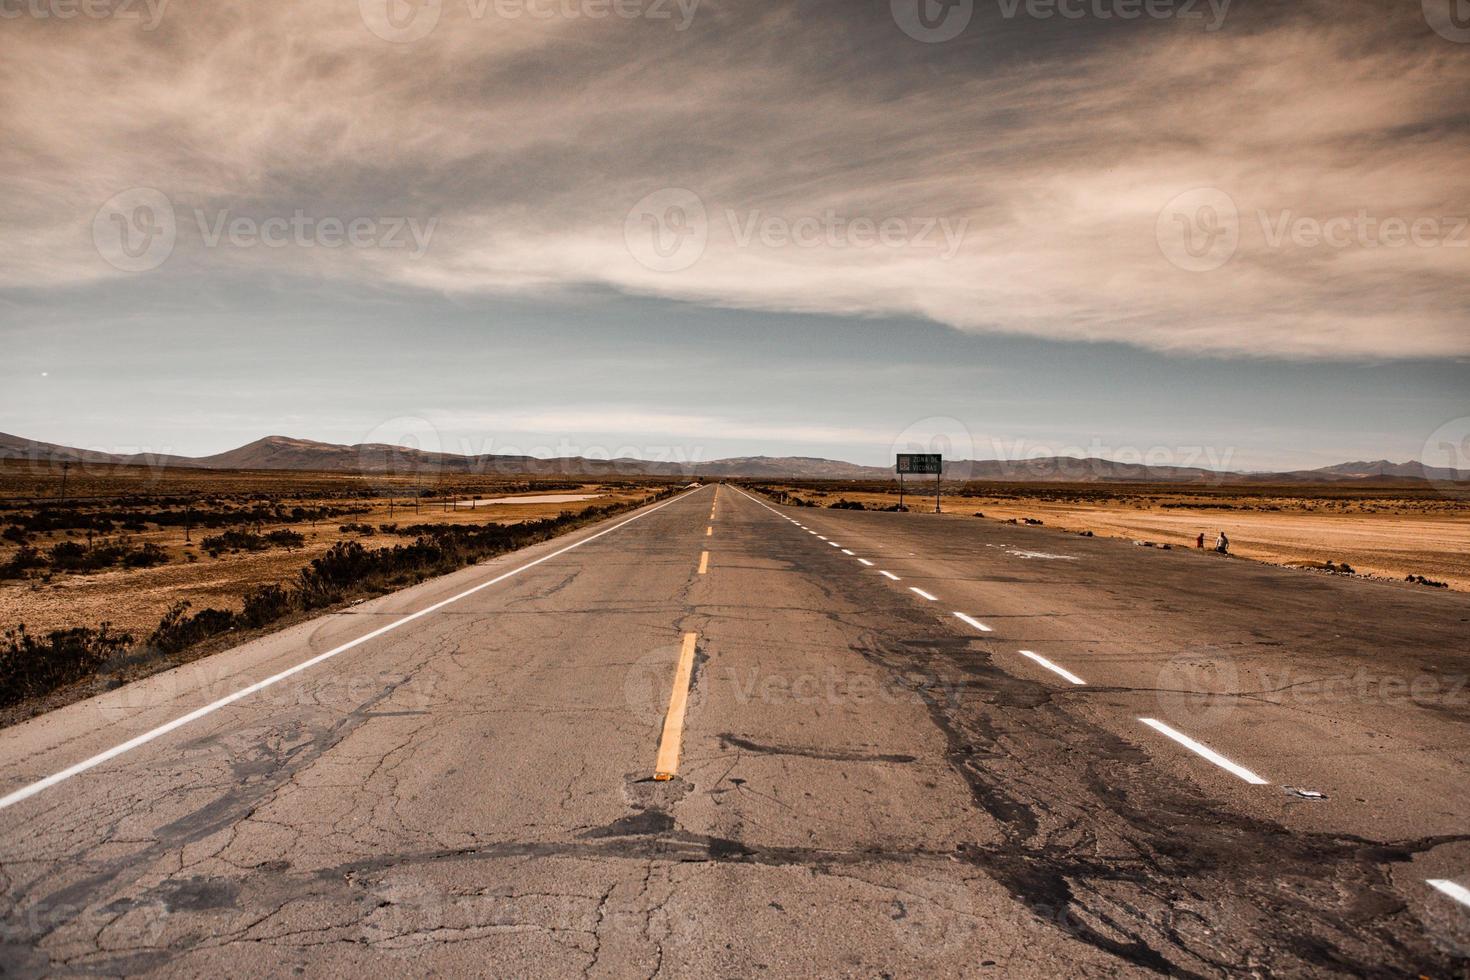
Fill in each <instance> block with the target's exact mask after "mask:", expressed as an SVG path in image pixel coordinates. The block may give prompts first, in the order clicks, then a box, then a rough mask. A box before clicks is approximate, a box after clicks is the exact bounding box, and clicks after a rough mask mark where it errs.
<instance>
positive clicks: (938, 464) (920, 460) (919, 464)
mask: <svg viewBox="0 0 1470 980" xmlns="http://www.w3.org/2000/svg"><path fill="white" fill-rule="evenodd" d="M897 469H898V506H900V507H902V506H903V475H904V474H905V473H914V474H923V475H928V474H930V473H933V474H934V513H936V514H939V513H943V511H942V510H941V508H940V500H939V494H940V487H939V477H940V474H942V473H943V472H944V457H943V456H942V455H941V454H939V453H899V454H898V466H897Z"/></svg>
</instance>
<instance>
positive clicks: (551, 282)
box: [0, 0, 1470, 469]
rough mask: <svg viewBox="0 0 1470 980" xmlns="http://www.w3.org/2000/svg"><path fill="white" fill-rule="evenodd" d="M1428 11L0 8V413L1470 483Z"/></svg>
mask: <svg viewBox="0 0 1470 980" xmlns="http://www.w3.org/2000/svg"><path fill="white" fill-rule="evenodd" d="M1455 2H1457V0H1423V2H1422V3H1419V2H1388V0H1373V2H1363V0H1331V2H1318V0H1298V2H1293V3H1265V2H1260V0H1233V2H1232V0H988V2H984V0H944V2H943V3H941V2H940V0H884V2H870V0H832V2H820V0H801V2H771V3H749V2H722V0H437V2H435V0H415V2H406V0H316V2H313V3H311V4H299V3H287V2H277V0H253V2H231V0H216V2H211V3H202V2H185V0H171V2H169V0H0V36H3V41H0V43H3V45H4V50H5V54H6V57H5V58H4V60H3V61H0V165H3V169H4V172H5V174H6V177H5V179H4V180H3V182H0V227H3V228H4V234H3V236H0V331H3V333H0V342H3V345H4V348H3V349H4V350H5V355H6V356H5V357H4V358H3V359H0V431H5V432H10V433H13V434H16V435H21V436H23V437H27V438H35V439H41V440H45V441H50V442H58V443H64V444H68V445H78V446H84V447H87V448H96V449H106V450H109V451H114V452H131V451H152V452H173V453H180V454H185V455H202V454H209V453H215V452H220V451H223V450H227V449H230V448H233V447H235V446H238V445H240V444H243V443H245V442H249V441H251V440H253V439H256V438H259V437H261V436H264V435H267V434H283V435H290V436H296V437H302V438H312V439H321V440H324V441H329V442H345V443H357V442H364V441H370V442H400V443H411V444H415V445H419V446H427V447H431V448H441V449H444V450H447V451H454V452H528V453H531V454H533V455H542V456H552V455H590V456H623V455H631V456H639V457H642V458H647V459H661V460H673V461H686V460H699V459H716V458H722V457H728V456H744V455H800V456H824V457H830V458H838V459H846V460H851V461H854V462H861V463H868V464H884V463H888V462H891V459H892V453H893V452H894V451H895V450H899V451H904V450H919V449H941V450H943V451H945V452H946V455H950V456H953V457H973V458H982V459H986V458H1024V457H1029V456H1040V455H1051V454H1063V455H1096V456H1103V457H1106V458H1112V459H1122V460H1125V461H1135V460H1142V461H1149V462H1154V463H1172V464H1177V465H1191V466H1207V467H1211V468H1221V469H1283V468H1295V467H1305V466H1320V465H1327V464H1331V463H1336V462H1340V461H1344V460H1348V459H1376V458H1381V457H1386V458H1390V459H1394V460H1406V459H1410V458H1418V459H1424V460H1425V461H1427V462H1430V463H1433V464H1436V465H1454V466H1459V467H1461V468H1470V397H1467V396H1470V289H1467V282H1470V277H1467V273H1470V165H1467V164H1466V161H1467V160H1470V108H1467V107H1470V103H1467V102H1466V99H1465V92H1466V91H1467V88H1470V19H1467V18H1465V17H1460V16H1457V13H1463V11H1458V12H1457V10H1456V8H1455V7H1454V6H1452V5H1453V4H1454V3H1455Z"/></svg>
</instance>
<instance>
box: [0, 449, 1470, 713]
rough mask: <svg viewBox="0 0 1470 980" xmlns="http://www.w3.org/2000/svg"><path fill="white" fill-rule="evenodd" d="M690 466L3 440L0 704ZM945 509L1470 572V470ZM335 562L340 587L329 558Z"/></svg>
mask: <svg viewBox="0 0 1470 980" xmlns="http://www.w3.org/2000/svg"><path fill="white" fill-rule="evenodd" d="M685 482H686V481H684V480H674V479H656V478H648V477H626V478H623V477H612V478H602V479H592V478H588V477H586V476H580V475H568V476H547V475H544V474H543V475H537V476H527V477H515V476H512V477H507V476H503V475H494V476H477V475H466V474H444V473H433V474H426V473H422V472H420V473H399V474H386V475H385V474H382V473H372V474H359V473H323V472H296V471H247V470H203V469H190V468H150V467H144V466H118V465H98V466H90V465H85V464H76V465H73V466H71V467H70V468H69V471H68V473H67V478H66V484H65V486H64V487H63V486H62V484H61V481H60V478H59V471H58V470H57V469H56V467H55V466H54V465H49V464H48V465H37V464H32V463H28V462H25V461H19V460H7V461H0V630H3V632H4V643H3V644H0V680H3V681H4V684H0V686H6V687H7V688H8V687H14V688H15V689H14V690H9V689H7V690H0V724H6V723H8V722H11V721H15V720H19V719H20V718H23V717H26V716H28V715H30V714H33V713H35V712H37V711H41V710H47V709H49V708H51V707H55V706H57V705H59V704H62V703H66V702H67V701H70V700H75V699H77V698H80V697H86V696H88V695H90V694H92V693H96V692H97V691H99V690H104V689H106V688H107V687H108V686H113V685H116V684H118V683H123V682H126V681H127V680H130V679H134V678H136V677H140V676H145V675H146V674H148V673H152V672H156V671H158V670H162V669H166V668H168V667H170V666H173V665H175V664H177V663H181V662H184V661H187V660H190V659H194V658H197V657H199V656H204V655H207V654H209V653H212V652H214V651H216V650H220V649H224V648H226V647H228V646H230V645H233V644H236V643H240V642H243V641H244V640H245V639H248V638H250V637H251V636H253V635H258V634H260V633H263V632H270V631H272V630H275V629H280V628H282V627H284V626H287V625H290V624H291V623H293V622H299V621H301V620H302V619H305V618H309V617H311V616H313V615H319V614H320V613H322V612H326V611H330V610H331V609H334V608H341V607H343V606H345V605H349V604H351V603H352V602H355V601H357V600H359V599H362V598H366V597H368V596H370V595H373V594H380V593H381V592H384V591H389V590H392V589H396V588H402V587H404V586H405V585H407V584H412V583H413V582H415V581H420V580H422V578H424V577H426V576H432V575H435V574H443V573H444V571H447V570H449V569H451V568H453V567H458V566H457V565H456V563H461V564H462V563H463V562H465V561H477V560H484V558H486V557H488V556H493V555H495V554H500V553H503V552H504V551H505V550H507V549H513V548H517V547H522V546H524V545H525V544H528V543H531V542H533V541H535V540H545V539H546V538H547V537H552V536H555V535H557V534H561V533H563V532H565V531H568V530H572V529H574V528H576V527H579V526H583V525H585V524H586V523H588V522H590V521H594V520H597V519H601V518H604V517H607V516H610V515H612V514H615V513H619V512H621V511H624V510H627V509H630V508H632V507H634V506H636V505H638V504H639V503H642V502H645V501H649V500H652V499H656V498H657V497H659V496H662V495H666V494H667V493H670V492H672V491H673V489H674V488H676V487H678V486H681V485H683V484H684V483H685ZM738 482H742V483H746V484H747V485H749V486H751V487H752V488H754V489H760V490H763V491H765V492H767V493H769V494H773V495H775V496H776V497H777V499H781V500H783V501H784V502H786V503H791V504H801V505H806V506H817V507H832V506H834V505H840V506H857V505H861V506H862V507H864V508H867V509H882V508H891V507H893V506H894V505H895V504H896V503H897V501H898V496H897V490H896V487H894V486H893V485H890V484H885V483H883V482H867V483H854V482H834V481H823V482H815V481H808V482H789V483H784V482H777V483H771V482H766V481H738ZM910 491H911V492H910V493H909V495H908V498H907V501H906V502H907V504H908V506H909V508H910V509H909V512H908V513H906V514H904V515H903V516H902V518H901V519H903V520H923V519H925V518H926V515H931V514H932V512H933V496H932V491H933V485H932V484H927V485H925V484H915V485H913V486H912V487H911V488H910ZM913 491H919V492H917V493H915V492H913ZM502 498H508V499H502ZM944 510H945V512H946V513H948V514H951V515H956V514H958V515H965V516H966V517H974V518H975V519H985V520H998V521H1010V522H1013V523H1023V524H1024V523H1026V522H1028V521H1031V522H1036V521H1040V522H1042V523H1044V524H1045V525H1046V526H1047V527H1050V528H1054V529H1062V530H1070V531H1075V532H1079V533H1081V532H1091V533H1093V534H1095V535H1098V536H1107V537H1118V538H1126V539H1133V540H1136V541H1139V542H1140V543H1143V542H1147V543H1150V544H1152V545H1154V546H1156V547H1157V546H1164V545H1167V546H1170V547H1174V548H1192V547H1193V546H1194V544H1195V541H1196V540H1197V536H1198V535H1200V534H1203V535H1204V536H1205V540H1206V545H1207V546H1210V545H1213V543H1214V540H1215V536H1216V534H1217V533H1218V532H1219V531H1221V530H1224V531H1225V532H1226V533H1227V534H1228V535H1229V537H1230V539H1231V542H1232V549H1231V550H1232V553H1233V554H1235V555H1237V556H1239V557H1241V558H1244V559H1255V560H1260V561H1268V562H1273V563H1276V564H1282V565H1296V566H1300V567H1302V568H1303V569H1304V571H1303V574H1310V573H1312V572H1313V571H1315V572H1318V573H1332V574H1348V573H1351V574H1360V575H1371V576H1374V577H1379V578H1384V579H1392V580H1397V581H1400V582H1403V583H1404V587H1405V588H1433V587H1435V586H1434V585H1432V584H1429V583H1434V582H1437V583H1444V585H1446V586H1448V587H1449V588H1453V589H1459V590H1464V591H1470V487H1464V486H1459V487H1449V488H1445V487H1440V486H1432V485H1429V484H1424V483H1420V484H1417V485H1409V484H1405V485H1392V486H1390V485H1382V484H1374V485H1371V486H1365V485H1351V486H1349V485H1328V486H1322V485H1315V486H1291V487H1287V486H1241V485H1233V486H1210V487H1201V486H1195V485H1191V486H1180V485H1169V484H1148V485H1144V484H1100V483H1089V484H1059V483H1034V484H1021V483H986V484H981V483H964V484H960V483H953V484H947V485H946V486H945V487H944ZM980 515H983V517H981V516H980ZM497 528H501V529H515V530H497ZM344 548H345V549H347V550H346V551H344ZM352 549H357V551H356V552H354V551H352ZM323 562H325V563H326V564H325V567H326V568H329V569H332V570H333V574H335V575H336V576H337V578H336V579H335V580H334V581H335V582H336V585H335V586H334V587H331V588H323V587H322V583H321V581H320V576H317V577H316V578H313V576H312V572H313V569H314V568H315V567H316V566H318V565H322V563H323ZM1410 576H1416V577H1419V576H1422V577H1423V578H1424V579H1427V580H1429V582H1410V581H1408V579H1409V577H1410ZM183 603H187V604H188V605H187V608H184V607H182V605H181V604H183ZM252 604H254V605H252ZM170 616H173V617H175V621H174V622H173V626H172V627H171V629H172V632H170V631H169V630H170V627H169V623H170ZM191 620H197V621H192V622H191ZM104 625H105V626H106V627H107V628H106V629H102V627H103V626H104ZM22 626H23V627H24V630H25V631H26V632H25V633H24V634H21V633H18V630H19V629H20V628H21V627H22ZM109 631H110V632H109ZM119 634H126V635H127V636H126V638H125V639H126V642H116V637H117V635H119ZM27 637H29V638H30V639H27ZM58 637H60V639H58ZM38 643H39V644H40V645H39V646H38V645H37V644H38ZM38 658H39V659H38ZM42 661H45V662H46V663H50V664H55V665H56V669H55V670H51V671H49V672H48V671H47V670H46V669H44V667H45V665H44V664H43V663H42ZM63 663H64V664H65V667H64V669H62V665H63Z"/></svg>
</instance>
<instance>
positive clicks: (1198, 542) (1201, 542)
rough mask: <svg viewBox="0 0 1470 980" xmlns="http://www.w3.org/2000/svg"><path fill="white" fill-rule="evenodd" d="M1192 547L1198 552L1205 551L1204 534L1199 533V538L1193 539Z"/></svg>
mask: <svg viewBox="0 0 1470 980" xmlns="http://www.w3.org/2000/svg"><path fill="white" fill-rule="evenodd" d="M1194 546H1195V547H1196V548H1198V549H1199V550H1200V551H1204V550H1205V532H1203V531H1201V532H1200V533H1199V537H1197V538H1195V539H1194Z"/></svg>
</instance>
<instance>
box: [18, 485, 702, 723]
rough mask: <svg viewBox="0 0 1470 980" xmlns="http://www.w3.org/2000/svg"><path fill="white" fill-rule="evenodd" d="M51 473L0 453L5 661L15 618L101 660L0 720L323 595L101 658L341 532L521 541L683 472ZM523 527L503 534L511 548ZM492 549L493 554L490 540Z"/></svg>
mask: <svg viewBox="0 0 1470 980" xmlns="http://www.w3.org/2000/svg"><path fill="white" fill-rule="evenodd" d="M58 473H59V470H57V469H56V468H54V467H52V466H50V465H36V464H32V463H29V462H26V461H19V460H4V461H0V631H3V632H4V638H5V643H4V644H0V661H5V658H7V657H8V658H10V660H11V661H14V660H16V659H17V658H19V659H24V658H26V657H28V656H34V652H32V653H30V654H27V653H24V652H22V651H20V650H18V649H16V648H15V647H14V641H15V639H16V636H17V634H16V630H18V629H19V628H21V627H24V629H25V631H26V633H27V634H28V635H29V636H31V637H34V638H46V637H48V636H51V635H53V634H55V633H56V632H57V631H63V632H65V631H83V632H85V633H86V634H87V635H86V637H85V638H84V640H83V641H82V642H85V643H86V644H87V645H88V647H89V650H88V651H86V652H84V653H83V654H82V658H83V659H84V660H85V659H87V658H91V659H93V660H100V661H106V666H105V667H102V668H98V665H97V664H95V663H94V664H93V665H92V667H91V668H81V669H79V670H78V672H77V673H78V675H79V676H77V677H73V678H72V681H76V682H75V683H73V682H71V681H68V683H66V684H64V685H62V686H61V688H60V689H58V688H56V686H55V685H54V684H48V685H43V686H41V687H39V688H38V689H37V690H34V691H32V692H31V693H29V694H25V695H24V696H21V695H17V693H16V692H14V691H0V724H6V723H9V722H12V721H16V720H19V719H20V718H23V717H26V716H27V715H29V714H33V713H35V712H36V711H39V710H46V709H49V708H52V707H55V706H58V705H59V704H62V703H66V702H67V701H71V700H75V699H77V698H79V697H85V696H88V695H89V694H91V693H95V690H96V689H97V685H98V684H106V685H110V684H116V683H118V682H120V681H123V680H126V679H132V678H135V677H139V676H145V675H146V674H148V673H152V672H156V671H157V670H161V669H166V668H167V667H169V666H173V665H174V664H176V663H179V662H183V661H185V660H189V659H194V658H196V657H198V656H202V655H206V654H208V653H211V652H214V651H215V650H218V649H222V648H224V647H227V646H229V645H231V644H233V643H238V642H242V641H243V640H244V639H248V638H249V636H250V635H253V634H254V633H257V632H269V631H271V630H274V629H279V628H281V627H283V626H286V625H289V624H290V623H292V622H295V621H299V620H300V619H302V618H305V617H308V616H310V615H314V614H319V613H320V612H324V611H329V609H330V608H331V606H329V605H321V604H318V605H316V606H314V607H309V608H296V609H294V611H292V610H286V609H282V610H277V612H276V613H274V614H273V615H272V617H271V619H270V621H269V622H268V623H262V625H261V626H260V627H259V628H258V629H254V630H251V629H247V628H244V627H243V626H241V625H240V624H239V623H236V624H232V625H230V626H228V627H227V628H225V629H224V630H223V631H222V632H221V633H219V634H218V635H213V636H208V637H206V638H204V639H202V640H199V641H189V643H188V649H181V650H179V651H177V652H171V653H170V654H169V655H167V656H165V655H161V654H158V653H157V652H156V651H155V652H154V653H153V654H152V655H149V656H147V657H142V658H140V657H137V656H133V655H123V656H118V655H114V656H112V657H110V658H109V657H108V656H107V651H106V650H105V649H101V648H100V647H101V644H100V643H99V642H98V639H99V638H98V636H97V635H96V631H97V630H99V629H100V628H101V627H102V626H103V625H104V624H106V625H107V628H108V631H110V632H111V633H112V634H127V635H128V636H129V637H131V639H132V641H133V642H132V643H130V644H128V646H129V647H131V648H133V649H138V648H137V647H136V644H137V643H138V642H144V641H146V640H147V638H148V637H149V636H150V634H151V633H152V632H153V631H154V630H155V629H157V628H159V627H160V623H161V621H163V620H164V619H165V617H166V616H167V615H168V614H169V612H170V610H171V609H177V608H178V606H179V604H180V603H183V602H187V603H188V604H189V605H188V609H187V610H186V611H183V612H182V614H181V615H184V616H193V615H198V614H199V613H200V612H201V611H207V610H216V609H217V610H221V611H225V612H229V613H233V614H235V615H236V616H239V615H240V614H241V611H242V608H243V607H244V606H245V604H246V600H247V597H248V596H249V595H250V594H251V593H257V594H258V593H259V592H260V590H262V589H270V588H273V587H276V586H280V587H282V588H285V589H286V590H288V592H289V590H291V589H292V588H293V587H296V588H299V583H300V581H301V576H302V574H303V571H304V570H306V569H307V568H308V566H310V565H311V564H312V562H313V561H314V560H316V559H320V558H322V557H323V556H326V555H328V554H329V552H332V551H333V550H334V547H335V546H338V545H341V544H344V543H349V544H351V545H352V546H361V548H362V549H365V550H366V551H367V552H368V553H369V554H371V553H373V552H376V551H380V550H383V549H393V548H408V549H410V551H412V550H413V549H414V547H415V544H416V542H420V543H421V542H422V541H424V540H425V538H424V535H425V534H428V535H429V538H430V539H435V538H436V536H437V540H441V541H442V540H443V538H444V535H443V532H444V529H445V526H446V525H447V526H451V527H452V528H454V529H455V530H464V531H471V532H474V529H480V530H479V531H478V532H474V533H479V534H481V535H483V534H484V530H485V529H487V528H489V527H490V526H491V525H499V526H501V527H511V526H524V527H525V528H526V529H527V530H528V533H530V534H531V535H532V536H531V537H529V538H527V539H526V540H525V542H524V543H529V541H530V540H535V539H536V538H535V536H536V535H539V536H540V537H541V538H543V539H544V538H545V537H549V536H555V535H556V534H560V533H563V532H565V531H568V530H572V529H574V528H576V527H579V526H582V525H583V524H585V523H586V522H588V521H592V520H596V519H598V518H600V517H603V516H606V515H608V514H610V513H616V512H618V511H621V510H623V509H627V508H630V507H632V506H635V505H637V504H638V503H641V502H643V501H645V500H648V499H651V498H652V497H653V496H655V495H658V494H660V493H666V492H668V490H669V489H670V487H672V486H676V485H678V483H677V481H673V482H671V481H666V480H664V481H660V480H650V479H646V478H636V479H627V480H622V479H611V480H590V479H588V478H586V477H575V476H574V477H567V478H548V477H545V476H538V477H528V478H524V479H521V478H505V477H501V476H498V475H497V476H491V477H480V476H472V475H463V474H454V475H445V474H432V475H429V474H422V473H419V474H392V475H386V476H385V475H383V474H369V475H358V474H340V473H298V472H288V471H228V470H226V471H216V470H200V469H185V468H176V469H170V468H159V469H152V468H149V467H140V466H87V465H73V466H71V467H70V468H69V472H68V474H67V483H66V488H65V494H64V496H63V495H62V488H61V484H60V481H59V478H58ZM500 498H509V499H506V500H505V501H504V502H500ZM553 520H554V521H555V523H551V521H553ZM450 537H451V538H452V537H453V535H451V536H450ZM480 540H485V539H483V538H481V539H480ZM517 540H518V539H515V538H508V539H507V541H508V543H509V546H512V547H513V546H515V542H516V541H517ZM488 547H489V549H490V550H489V552H488V553H490V554H493V553H494V548H495V546H494V545H493V544H491V545H490V546H488ZM58 548H60V549H61V551H58ZM422 574H424V573H423V572H417V573H413V572H410V573H407V574H405V575H403V576H399V577H397V578H396V579H395V581H399V582H401V583H403V584H411V582H412V581H414V580H416V578H417V577H421V576H422ZM429 574H432V572H430V573H429ZM392 587H397V586H394V585H391V584H385V583H384V581H383V580H382V578H381V577H379V578H377V579H374V580H371V581H365V582H364V584H363V586H362V587H361V588H353V587H352V586H350V585H348V586H346V587H345V588H343V589H342V592H341V598H340V600H339V601H338V602H337V603H336V605H341V604H343V603H350V602H352V601H356V600H357V599H360V598H364V597H366V596H367V595H370V594H373V593H374V592H377V591H382V590H383V589H385V588H392ZM103 636H104V637H105V636H106V632H105V631H104V633H103ZM144 645H145V646H147V643H146V642H144ZM73 646H75V644H73ZM7 651H8V652H7ZM114 664H122V665H123V666H121V667H116V668H115V667H114V666H113V665H114ZM3 666H4V669H0V674H3V675H4V676H5V677H11V678H12V679H14V677H15V676H18V677H22V678H23V677H25V676H27V674H28V671H27V670H25V669H21V666H22V665H18V664H16V663H12V662H8V661H7V662H5V663H4V665H3Z"/></svg>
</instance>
